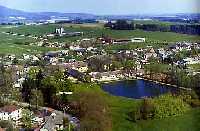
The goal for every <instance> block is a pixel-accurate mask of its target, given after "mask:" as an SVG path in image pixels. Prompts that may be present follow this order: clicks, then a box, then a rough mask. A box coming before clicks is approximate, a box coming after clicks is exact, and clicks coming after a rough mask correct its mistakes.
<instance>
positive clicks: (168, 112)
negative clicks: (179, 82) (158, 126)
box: [154, 94, 190, 118]
mask: <svg viewBox="0 0 200 131" xmlns="http://www.w3.org/2000/svg"><path fill="white" fill-rule="evenodd" d="M154 104H155V116H154V117H155V118H165V117H169V116H178V115H182V114H183V113H185V112H186V111H188V110H189V109H190V106H189V105H188V104H186V103H185V102H184V101H183V100H182V99H181V98H179V97H175V96H172V95H171V94H167V95H163V96H159V97H158V98H157V99H155V100H154Z"/></svg>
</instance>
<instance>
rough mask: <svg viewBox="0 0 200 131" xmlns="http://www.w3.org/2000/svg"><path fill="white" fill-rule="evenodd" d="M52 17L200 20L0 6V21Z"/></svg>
mask: <svg viewBox="0 0 200 131" xmlns="http://www.w3.org/2000/svg"><path fill="white" fill-rule="evenodd" d="M52 16H54V18H55V19H56V18H58V19H59V18H69V19H71V20H74V19H81V20H86V19H107V20H116V19H127V20H133V19H154V20H160V21H172V22H177V21H178V22H187V20H194V22H200V20H199V19H200V14H190V13H182V14H180V13H179V14H163V15H93V14H88V13H59V12H25V11H21V10H15V9H10V8H7V7H4V6H0V23H3V22H5V23H7V22H13V21H14V22H18V21H24V20H26V21H40V20H49V19H51V17H52Z"/></svg>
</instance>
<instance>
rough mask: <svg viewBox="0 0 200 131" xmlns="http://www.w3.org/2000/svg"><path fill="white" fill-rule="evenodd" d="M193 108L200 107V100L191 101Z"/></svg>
mask: <svg viewBox="0 0 200 131" xmlns="http://www.w3.org/2000/svg"><path fill="white" fill-rule="evenodd" d="M190 104H191V106H192V107H200V100H199V99H193V100H191V103H190Z"/></svg>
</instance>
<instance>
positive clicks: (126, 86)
mask: <svg viewBox="0 0 200 131" xmlns="http://www.w3.org/2000/svg"><path fill="white" fill-rule="evenodd" d="M102 89H103V90H104V91H106V92H108V93H110V94H112V95H115V96H123V97H127V98H134V99H140V98H143V97H155V96H159V95H162V94H165V93H169V92H171V93H177V92H178V91H179V89H177V88H175V87H170V86H167V85H162V84H158V83H154V82H149V81H145V80H130V81H118V82H113V83H106V84H103V85H102Z"/></svg>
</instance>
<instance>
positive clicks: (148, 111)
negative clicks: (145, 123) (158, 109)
mask: <svg viewBox="0 0 200 131" xmlns="http://www.w3.org/2000/svg"><path fill="white" fill-rule="evenodd" d="M154 112H155V107H154V103H153V101H152V99H144V100H143V103H142V105H141V107H140V114H141V118H142V119H144V120H147V119H151V118H153V116H154Z"/></svg>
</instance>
